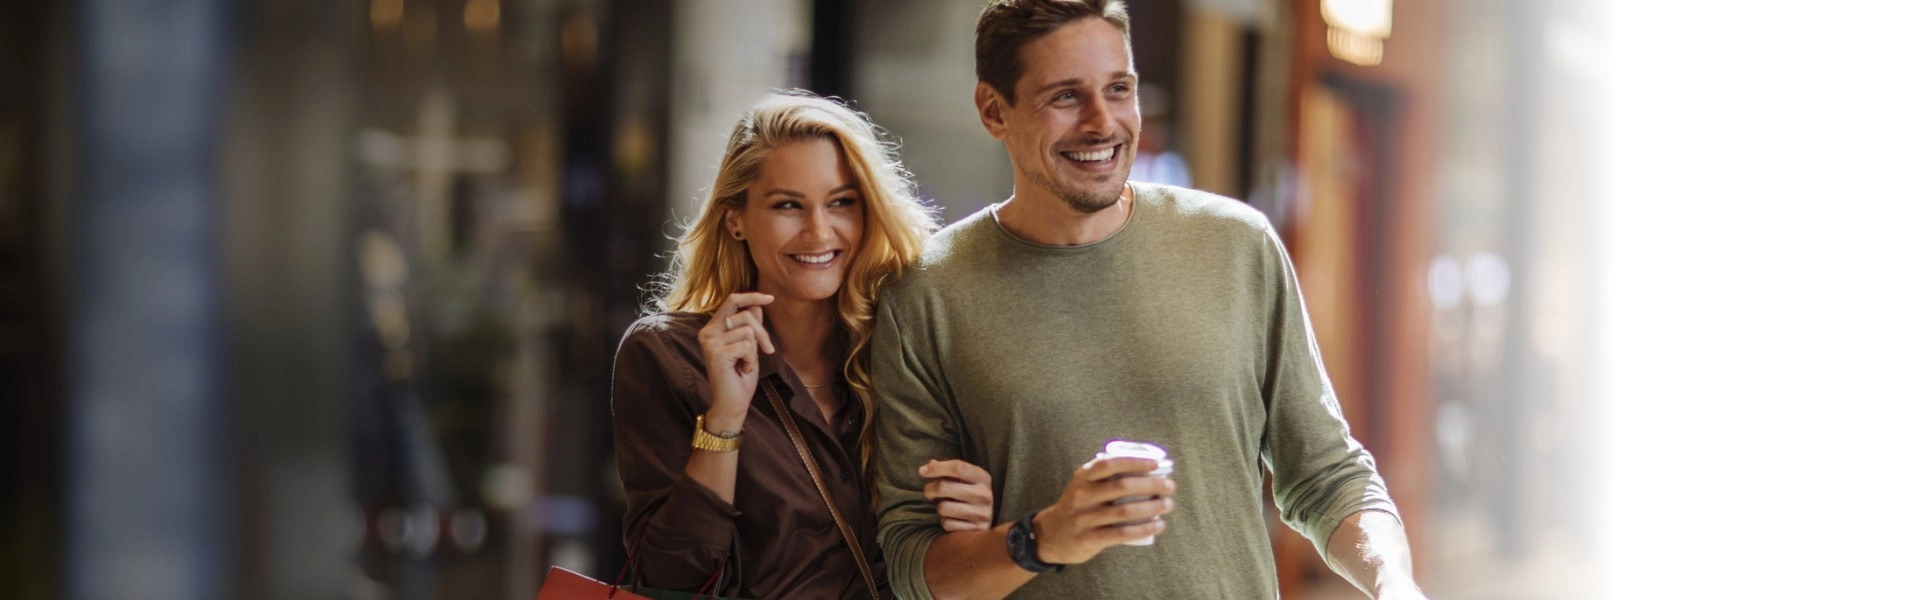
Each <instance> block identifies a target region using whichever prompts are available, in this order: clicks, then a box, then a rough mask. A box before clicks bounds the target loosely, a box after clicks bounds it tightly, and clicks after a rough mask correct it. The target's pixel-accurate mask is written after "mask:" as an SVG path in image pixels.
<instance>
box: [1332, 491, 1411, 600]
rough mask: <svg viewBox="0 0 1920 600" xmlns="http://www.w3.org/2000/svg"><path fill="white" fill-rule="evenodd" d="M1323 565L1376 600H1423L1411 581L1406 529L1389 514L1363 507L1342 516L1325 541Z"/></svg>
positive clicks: (1409, 552) (1409, 553)
mask: <svg viewBox="0 0 1920 600" xmlns="http://www.w3.org/2000/svg"><path fill="white" fill-rule="evenodd" d="M1327 566H1330V567H1333V572H1335V573H1339V574H1340V576H1341V577H1345V578H1346V579H1347V581H1350V582H1352V583H1353V586H1354V587H1357V588H1360V590H1361V591H1365V592H1367V594H1368V595H1369V596H1372V597H1374V598H1377V599H1378V600H1427V595H1426V594H1425V593H1423V592H1421V591H1420V586H1418V585H1415V584H1414V582H1413V552H1412V551H1410V550H1408V548H1407V532H1406V530H1405V529H1404V528H1402V527H1401V526H1400V520H1399V519H1397V518H1394V516H1393V515H1392V514H1390V513H1386V512H1381V511H1377V510H1363V511H1360V512H1357V513H1354V514H1352V515H1349V516H1348V517H1347V518H1345V519H1342V520H1341V521H1340V525H1339V526H1337V527H1335V528H1334V530H1333V536H1332V537H1331V538H1329V539H1328V540H1327Z"/></svg>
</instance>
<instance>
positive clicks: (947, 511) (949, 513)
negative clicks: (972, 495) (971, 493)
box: [934, 500, 993, 521]
mask: <svg viewBox="0 0 1920 600" xmlns="http://www.w3.org/2000/svg"><path fill="white" fill-rule="evenodd" d="M934 513H935V514H938V515H940V516H942V517H945V518H949V519H962V520H968V521H991V520H993V516H992V513H993V509H992V508H989V507H987V506H986V505H982V504H968V503H965V502H954V501H952V500H948V501H946V502H941V503H939V504H938V505H937V506H935V507H934Z"/></svg>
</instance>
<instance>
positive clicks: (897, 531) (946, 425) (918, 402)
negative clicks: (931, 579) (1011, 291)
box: [868, 302, 961, 600]
mask: <svg viewBox="0 0 1920 600" xmlns="http://www.w3.org/2000/svg"><path fill="white" fill-rule="evenodd" d="M876 313H877V314H876V315H875V317H874V326H873V332H874V333H873V342H872V343H873V350H872V352H871V353H869V355H868V356H869V360H871V363H870V366H871V369H872V372H873V384H874V390H875V391H876V396H877V398H878V401H877V402H874V405H875V409H874V417H875V419H874V428H875V433H874V444H875V447H874V452H873V456H874V460H875V463H874V488H875V490H876V492H877V494H878V497H877V498H876V499H877V500H878V503H877V506H878V510H877V513H878V515H879V520H880V533H879V542H880V548H881V549H882V550H883V551H884V552H885V553H886V557H887V570H888V573H889V575H890V579H891V580H892V586H893V592H894V593H895V594H897V595H898V597H900V598H903V599H908V600H932V598H933V592H932V591H931V590H929V589H928V588H927V578H926V556H927V548H928V547H929V546H932V545H933V540H934V538H937V537H940V535H941V534H942V533H943V530H942V529H941V527H940V516H939V514H938V513H936V512H935V507H934V504H933V503H932V502H930V501H928V500H927V499H926V496H925V495H924V494H923V493H922V489H923V488H924V487H925V481H923V480H922V479H921V477H920V473H919V466H920V465H921V464H924V463H926V462H927V461H928V460H933V459H950V458H955V457H958V456H960V448H961V433H960V428H959V426H958V421H957V415H955V414H954V413H953V412H952V411H951V410H950V409H949V407H950V406H951V404H950V402H948V401H947V400H948V399H947V396H948V394H946V393H944V391H943V390H944V389H945V386H944V384H943V383H941V381H940V380H939V379H938V376H937V373H938V370H937V369H936V368H933V367H932V365H930V364H929V363H927V362H925V361H924V360H923V358H922V356H923V355H921V354H918V353H916V352H915V350H916V346H915V345H914V344H923V343H926V341H927V339H928V337H927V336H925V335H921V336H917V337H915V338H912V339H914V340H915V342H914V343H913V344H910V343H908V342H907V339H908V338H905V337H903V335H902V333H901V325H902V322H901V321H900V319H898V318H897V316H896V313H895V312H894V310H892V308H891V306H890V304H889V303H887V302H881V303H880V308H879V309H878V310H877V311H876Z"/></svg>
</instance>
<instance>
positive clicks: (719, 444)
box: [693, 415, 741, 452]
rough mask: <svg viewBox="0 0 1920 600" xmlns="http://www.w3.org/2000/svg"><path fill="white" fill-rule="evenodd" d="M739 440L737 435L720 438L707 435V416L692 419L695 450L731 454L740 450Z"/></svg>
mask: <svg viewBox="0 0 1920 600" xmlns="http://www.w3.org/2000/svg"><path fill="white" fill-rule="evenodd" d="M740 438H741V435H740V434H738V433H735V434H733V437H720V436H717V435H714V434H711V433H708V432H707V416H706V415H698V416H695V417H694V418H693V447H695V448H699V449H701V450H706V451H709V452H732V451H735V450H739V449H740Z"/></svg>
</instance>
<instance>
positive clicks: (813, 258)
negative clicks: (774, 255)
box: [793, 251, 839, 265]
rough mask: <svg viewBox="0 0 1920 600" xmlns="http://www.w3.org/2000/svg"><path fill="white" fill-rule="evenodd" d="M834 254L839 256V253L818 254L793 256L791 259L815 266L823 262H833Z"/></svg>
mask: <svg viewBox="0 0 1920 600" xmlns="http://www.w3.org/2000/svg"><path fill="white" fill-rule="evenodd" d="M835 254H839V251H833V252H822V253H819V254H795V255H793V257H794V258H795V259H797V260H799V261H800V262H803V263H813V264H816V265H817V264H820V263H823V262H827V261H830V260H833V255H835Z"/></svg>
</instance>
